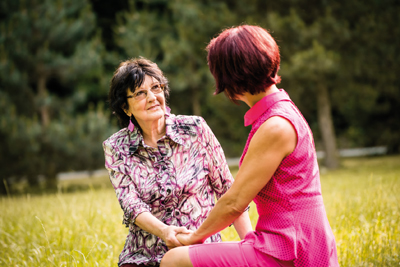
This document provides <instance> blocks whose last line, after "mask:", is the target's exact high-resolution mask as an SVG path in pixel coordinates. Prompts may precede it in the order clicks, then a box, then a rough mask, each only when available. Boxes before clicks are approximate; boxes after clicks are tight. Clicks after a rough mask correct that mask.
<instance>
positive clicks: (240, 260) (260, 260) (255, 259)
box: [189, 241, 294, 267]
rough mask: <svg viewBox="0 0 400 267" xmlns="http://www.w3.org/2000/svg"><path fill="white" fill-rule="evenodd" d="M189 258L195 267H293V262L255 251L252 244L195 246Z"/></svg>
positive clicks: (236, 243)
mask: <svg viewBox="0 0 400 267" xmlns="http://www.w3.org/2000/svg"><path fill="white" fill-rule="evenodd" d="M189 257H190V261H191V262H192V264H193V266H194V267H222V266H235V267H242V266H243V267H245V266H246V267H261V266H263V267H265V266H268V267H293V266H294V265H293V262H292V261H290V262H288V261H281V260H278V259H276V258H274V257H271V256H269V255H267V254H264V253H261V252H260V251H258V250H256V249H254V246H253V244H252V243H249V242H245V241H241V242H223V243H210V244H201V245H193V246H190V247H189Z"/></svg>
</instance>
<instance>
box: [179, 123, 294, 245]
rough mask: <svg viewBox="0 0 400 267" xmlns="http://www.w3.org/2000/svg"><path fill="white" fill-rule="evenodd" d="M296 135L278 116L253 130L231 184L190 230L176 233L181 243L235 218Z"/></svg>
mask: <svg viewBox="0 0 400 267" xmlns="http://www.w3.org/2000/svg"><path fill="white" fill-rule="evenodd" d="M296 144H297V135H296V131H295V130H294V128H293V126H292V124H291V123H290V122H289V121H287V120H286V119H283V118H281V117H272V118H270V119H268V120H267V121H265V122H264V123H263V125H261V126H260V128H259V129H258V130H257V132H256V133H255V135H254V137H253V139H252V140H251V142H250V145H249V149H248V151H247V154H246V156H245V158H244V160H243V163H242V166H241V167H240V169H239V172H238V174H237V175H236V179H235V182H234V183H233V185H232V187H231V188H230V189H229V190H228V192H226V194H224V195H223V196H222V197H221V199H220V200H219V201H218V202H217V204H216V206H215V207H214V208H213V210H212V211H211V213H210V215H209V216H208V218H207V219H206V220H205V221H204V223H203V224H202V225H201V226H200V228H199V229H197V230H196V231H195V232H193V233H192V234H188V235H178V236H177V237H178V240H179V241H180V242H181V243H182V244H185V245H187V244H196V243H202V242H203V241H204V240H205V239H206V238H207V237H208V236H210V235H212V234H214V233H216V232H218V231H220V230H222V229H224V228H225V227H227V226H228V225H229V224H230V223H231V222H232V221H234V220H236V219H237V218H238V217H239V216H240V215H241V214H242V212H243V211H244V210H245V208H246V207H247V205H249V203H250V202H251V201H252V200H253V199H254V197H255V196H256V195H257V194H258V193H259V192H260V191H261V189H262V188H263V187H264V186H265V185H266V184H267V183H268V181H269V180H270V179H271V177H272V175H273V174H274V173H275V171H276V169H277V168H278V166H279V165H280V163H281V161H282V160H283V159H284V158H285V157H286V156H287V155H289V154H290V153H291V152H293V150H294V149H295V147H296Z"/></svg>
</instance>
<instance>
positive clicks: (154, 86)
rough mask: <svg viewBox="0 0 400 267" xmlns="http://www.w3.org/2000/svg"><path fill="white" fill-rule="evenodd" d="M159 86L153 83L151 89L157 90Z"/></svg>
mask: <svg viewBox="0 0 400 267" xmlns="http://www.w3.org/2000/svg"><path fill="white" fill-rule="evenodd" d="M160 88H161V85H159V84H155V85H153V87H151V90H155V91H157V90H159V89H160Z"/></svg>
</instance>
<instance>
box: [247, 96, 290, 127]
mask: <svg viewBox="0 0 400 267" xmlns="http://www.w3.org/2000/svg"><path fill="white" fill-rule="evenodd" d="M282 100H289V101H290V98H289V95H288V94H287V93H286V92H285V90H283V89H279V92H275V93H272V94H270V95H267V96H265V97H263V98H262V99H261V100H260V101H258V102H257V103H256V104H255V105H254V106H252V107H251V108H250V109H249V110H248V111H247V112H246V114H245V115H244V126H249V125H252V124H253V123H254V122H255V121H256V120H257V119H258V118H259V117H260V116H261V115H262V114H264V113H265V111H267V110H268V109H269V108H270V107H272V106H273V105H274V104H275V103H276V102H279V101H282Z"/></svg>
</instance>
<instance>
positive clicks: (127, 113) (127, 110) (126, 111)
mask: <svg viewBox="0 0 400 267" xmlns="http://www.w3.org/2000/svg"><path fill="white" fill-rule="evenodd" d="M121 108H122V110H123V111H124V112H125V114H126V115H127V116H128V117H130V116H131V113H130V112H129V109H127V108H126V104H123V105H122V106H121Z"/></svg>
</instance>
